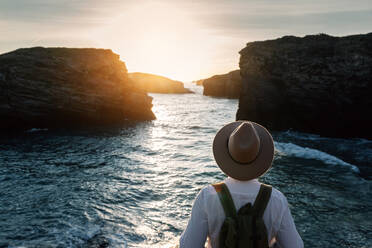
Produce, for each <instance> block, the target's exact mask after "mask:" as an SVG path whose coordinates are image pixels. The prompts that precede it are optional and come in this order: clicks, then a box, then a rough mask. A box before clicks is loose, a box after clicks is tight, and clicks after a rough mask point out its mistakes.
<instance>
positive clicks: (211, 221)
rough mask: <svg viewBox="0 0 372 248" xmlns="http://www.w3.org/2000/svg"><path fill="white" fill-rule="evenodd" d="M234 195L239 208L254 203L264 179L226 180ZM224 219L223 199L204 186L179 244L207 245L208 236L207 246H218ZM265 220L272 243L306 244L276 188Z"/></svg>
mask: <svg viewBox="0 0 372 248" xmlns="http://www.w3.org/2000/svg"><path fill="white" fill-rule="evenodd" d="M224 182H225V184H226V186H227V187H228V189H229V191H230V193H231V196H232V198H233V201H234V204H235V207H236V209H237V210H238V209H240V208H241V207H242V206H244V205H245V204H247V203H248V202H251V203H252V204H253V203H254V201H255V199H256V196H257V194H258V191H259V189H260V186H261V183H260V182H258V180H257V179H254V180H250V181H238V180H235V179H233V178H230V177H228V178H226V179H225V180H224ZM224 220H225V213H224V211H223V208H222V205H221V203H220V199H219V197H218V195H217V192H216V191H215V189H214V187H213V186H212V185H208V186H206V187H204V188H203V189H202V190H201V191H200V192H199V194H198V196H197V197H196V199H195V202H194V205H193V207H192V211H191V217H190V220H189V223H188V224H187V228H186V230H185V231H184V232H183V233H182V235H181V238H180V248H201V247H204V245H205V241H206V239H207V237H208V247H209V248H218V247H219V244H218V241H219V239H218V238H219V232H220V229H221V226H222V223H223V222H224ZM263 220H264V223H265V226H266V229H267V233H268V241H269V244H270V246H272V245H273V244H274V243H275V247H283V248H303V247H304V244H303V242H302V239H301V237H300V235H299V234H298V232H297V230H296V226H295V224H294V222H293V218H292V215H291V212H290V210H289V207H288V202H287V199H286V198H285V196H284V195H283V194H282V193H281V192H280V191H279V190H277V189H275V188H273V190H272V193H271V197H270V200H269V202H268V204H267V207H266V210H265V213H264V215H263Z"/></svg>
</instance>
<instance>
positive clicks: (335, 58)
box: [236, 33, 372, 139]
mask: <svg viewBox="0 0 372 248" xmlns="http://www.w3.org/2000/svg"><path fill="white" fill-rule="evenodd" d="M240 54H241V57H240V63H239V64H240V70H241V75H242V80H243V88H242V94H241V97H240V100H239V110H238V112H237V116H236V117H237V119H246V120H252V121H255V122H258V123H261V124H263V125H264V126H267V127H268V128H270V129H272V130H283V129H290V128H293V129H295V130H300V131H305V132H311V133H318V134H322V135H325V136H339V137H364V138H369V139H371V138H372V129H371V126H372V115H371V109H372V97H371V96H372V33H369V34H366V35H354V36H347V37H340V38H339V37H331V36H328V35H312V36H306V37H304V38H298V37H293V36H286V37H283V38H280V39H276V40H268V41H262V42H252V43H248V44H247V46H246V47H245V48H244V49H243V50H242V51H240Z"/></svg>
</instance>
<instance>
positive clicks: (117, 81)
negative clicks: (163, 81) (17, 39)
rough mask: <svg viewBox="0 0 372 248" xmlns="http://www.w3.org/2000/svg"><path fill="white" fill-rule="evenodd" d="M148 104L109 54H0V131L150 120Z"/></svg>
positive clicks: (28, 51) (73, 50)
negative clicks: (4, 129)
mask: <svg viewBox="0 0 372 248" xmlns="http://www.w3.org/2000/svg"><path fill="white" fill-rule="evenodd" d="M151 101H152V98H151V97H150V96H148V95H147V93H146V92H144V91H143V90H141V89H139V88H137V87H136V86H135V85H133V84H132V83H131V81H130V80H129V78H128V74H127V69H126V66H125V64H124V62H122V61H121V60H119V55H117V54H114V53H113V52H112V51H111V50H104V49H91V48H86V49H85V48H84V49H78V48H42V47H35V48H26V49H18V50H16V51H13V52H10V53H6V54H2V55H0V117H1V120H2V121H1V123H0V129H3V128H30V127H66V126H80V125H81V126H87V125H91V124H92V125H93V124H94V125H96V124H99V125H101V124H104V125H106V124H120V123H123V122H124V121H125V120H127V119H130V120H152V119H155V116H154V114H153V112H152V111H151V107H152V103H151Z"/></svg>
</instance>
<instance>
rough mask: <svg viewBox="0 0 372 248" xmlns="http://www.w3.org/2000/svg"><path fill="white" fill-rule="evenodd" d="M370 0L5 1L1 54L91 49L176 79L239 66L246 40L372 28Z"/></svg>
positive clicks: (0, 16)
mask: <svg viewBox="0 0 372 248" xmlns="http://www.w3.org/2000/svg"><path fill="white" fill-rule="evenodd" d="M370 23H372V4H371V3H370V1H369V0H368V1H367V0H360V1H348V0H339V1H336V0H331V1H327V2H324V1H321V0H313V1H308V0H304V1H301V2H300V3H299V1H295V0H284V1H273V0H270V1H262V0H261V1H258V0H254V1H244V0H232V1H227V0H225V1H223V0H217V1H212V0H203V1H201V0H192V1H180V0H175V1H171V0H161V1H149V0H142V1H134V0H128V1H119V0H107V1H105V2H102V1H98V0H90V1H88V0H82V1H74V0H60V1H58V2H52V1H50V0H31V1H30V0H17V1H14V0H3V1H1V2H0V53H4V52H9V51H12V50H15V49H17V48H23V47H34V46H45V47H96V48H107V49H111V50H113V51H114V52H115V53H118V54H119V55H120V57H121V59H122V60H123V61H124V62H125V63H126V65H127V68H128V71H129V72H145V73H152V74H157V75H162V76H166V77H169V78H172V79H175V80H180V81H191V80H197V79H202V78H206V77H209V76H212V75H214V74H222V73H227V72H228V71H231V70H235V69H238V61H239V54H238V52H239V51H240V50H241V49H242V48H244V46H245V45H246V43H247V42H250V41H255V40H266V39H273V38H278V37H281V36H284V35H296V36H304V35H308V34H317V33H327V34H330V35H334V36H344V35H351V34H359V33H368V32H371V31H372V29H371V28H370Z"/></svg>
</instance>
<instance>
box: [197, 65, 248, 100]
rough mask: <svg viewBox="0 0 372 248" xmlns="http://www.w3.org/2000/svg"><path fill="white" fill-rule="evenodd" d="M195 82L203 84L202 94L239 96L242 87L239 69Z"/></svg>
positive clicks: (228, 96)
mask: <svg viewBox="0 0 372 248" xmlns="http://www.w3.org/2000/svg"><path fill="white" fill-rule="evenodd" d="M196 84H198V85H203V87H204V90H203V95H206V96H216V97H226V98H239V95H240V91H241V88H242V80H241V77H240V71H239V70H235V71H231V72H229V73H227V74H222V75H215V76H213V77H210V78H207V79H203V80H198V81H196Z"/></svg>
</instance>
